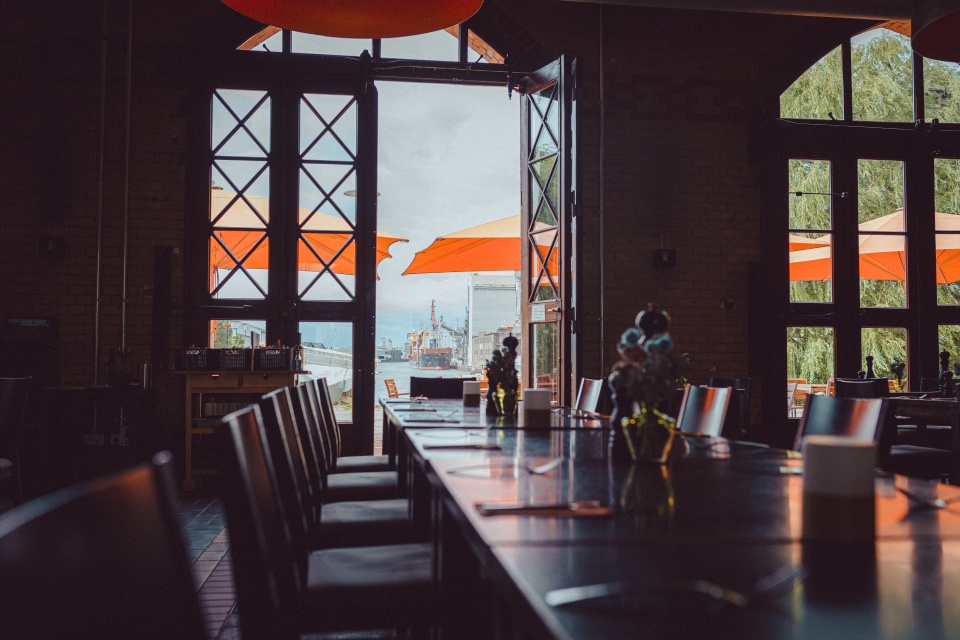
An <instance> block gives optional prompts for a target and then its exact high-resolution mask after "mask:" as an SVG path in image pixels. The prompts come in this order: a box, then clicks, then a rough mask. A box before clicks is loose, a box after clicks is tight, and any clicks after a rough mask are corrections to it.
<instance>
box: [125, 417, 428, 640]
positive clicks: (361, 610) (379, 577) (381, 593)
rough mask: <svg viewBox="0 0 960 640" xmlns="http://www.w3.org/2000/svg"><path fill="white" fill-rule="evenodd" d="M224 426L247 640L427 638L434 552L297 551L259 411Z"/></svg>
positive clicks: (228, 507) (226, 488) (408, 548)
mask: <svg viewBox="0 0 960 640" xmlns="http://www.w3.org/2000/svg"><path fill="white" fill-rule="evenodd" d="M224 427H225V429H224V436H225V442H224V448H225V455H224V456H223V457H224V460H223V466H222V471H223V476H224V478H223V479H224V482H223V484H222V488H223V494H222V496H223V505H224V510H225V512H226V516H227V526H228V528H229V530H230V545H231V556H232V558H233V576H234V583H235V585H236V591H237V601H238V602H237V604H238V608H239V612H240V632H241V633H242V635H243V638H244V640H266V639H270V640H293V639H294V638H298V637H299V636H301V635H303V634H307V633H323V632H329V631H346V630H362V629H385V628H409V629H413V630H415V631H418V632H420V633H421V634H423V635H426V634H425V633H424V632H426V631H427V628H428V627H430V626H431V625H432V622H433V620H434V618H435V617H436V614H437V607H436V602H435V600H436V599H435V593H434V588H433V574H432V555H433V554H432V551H433V549H432V545H431V544H393V545H378V546H369V547H351V548H339V549H322V550H319V551H312V552H310V553H302V552H300V551H299V550H297V549H295V548H294V547H293V546H292V545H291V542H290V538H289V535H288V531H287V527H288V524H287V522H286V520H285V515H284V511H283V507H282V505H281V504H280V503H279V502H278V501H277V495H278V494H277V487H276V485H275V481H274V478H273V475H272V473H271V470H270V465H269V457H268V454H267V449H266V447H267V446H268V445H267V443H266V442H265V441H264V434H263V430H262V428H263V421H262V418H261V413H260V407H259V406H257V405H254V406H251V407H247V408H246V409H243V410H241V411H238V412H235V413H232V414H230V415H228V416H226V417H225V418H224ZM131 637H136V636H131Z"/></svg>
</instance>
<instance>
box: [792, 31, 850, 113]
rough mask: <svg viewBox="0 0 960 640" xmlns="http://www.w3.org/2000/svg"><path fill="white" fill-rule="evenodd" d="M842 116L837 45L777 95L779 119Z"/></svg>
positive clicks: (839, 55) (841, 86) (840, 63)
mask: <svg viewBox="0 0 960 640" xmlns="http://www.w3.org/2000/svg"><path fill="white" fill-rule="evenodd" d="M831 115H832V116H833V117H834V118H835V119H837V120H842V119H843V72H842V56H841V51H840V47H837V48H836V49H834V50H833V51H831V52H830V53H828V54H827V55H825V56H824V57H822V58H820V60H819V61H818V62H817V63H816V64H814V65H813V66H812V67H810V68H809V69H807V70H806V71H805V72H804V74H803V75H802V76H800V77H799V78H797V80H796V81H795V82H794V83H793V84H792V85H790V87H789V88H788V89H787V90H786V91H784V92H783V94H782V95H781V96H780V117H781V118H810V119H816V120H829V119H830V116H831Z"/></svg>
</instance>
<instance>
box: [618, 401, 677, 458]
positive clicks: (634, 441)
mask: <svg viewBox="0 0 960 640" xmlns="http://www.w3.org/2000/svg"><path fill="white" fill-rule="evenodd" d="M620 425H621V428H622V430H623V434H624V437H625V438H626V441H627V446H628V447H629V449H630V457H631V458H632V459H633V462H634V464H651V465H662V464H665V463H666V462H667V456H669V455H670V447H671V445H672V444H673V435H674V432H675V430H676V429H675V427H676V422H675V421H674V419H673V418H671V417H670V416H668V415H667V414H665V413H661V412H660V411H657V410H656V409H651V408H649V407H647V405H645V404H643V405H640V410H639V411H638V412H636V413H634V414H633V415H632V416H629V417H624V418H622V419H621V421H620Z"/></svg>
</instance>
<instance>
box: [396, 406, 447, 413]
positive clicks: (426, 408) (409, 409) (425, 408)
mask: <svg viewBox="0 0 960 640" xmlns="http://www.w3.org/2000/svg"><path fill="white" fill-rule="evenodd" d="M394 411H396V412H398V413H399V412H400V411H433V412H434V413H436V411H437V410H436V409H431V408H430V407H400V408H399V409H394Z"/></svg>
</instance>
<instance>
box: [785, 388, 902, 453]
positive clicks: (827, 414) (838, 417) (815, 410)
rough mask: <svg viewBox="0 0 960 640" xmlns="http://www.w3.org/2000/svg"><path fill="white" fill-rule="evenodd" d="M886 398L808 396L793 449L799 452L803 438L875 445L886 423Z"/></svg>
mask: <svg viewBox="0 0 960 640" xmlns="http://www.w3.org/2000/svg"><path fill="white" fill-rule="evenodd" d="M886 412H887V400H886V399H884V398H831V397H830V396H821V395H810V396H807V402H806V406H805V407H804V410H803V417H802V418H800V426H799V428H798V429H797V435H796V438H795V440H794V444H793V448H794V450H796V451H800V449H801V447H802V445H803V438H804V436H808V435H835V436H849V437H851V438H858V439H861V440H871V441H874V442H876V441H877V440H878V439H879V437H880V432H881V429H882V427H883V423H884V420H885V419H886Z"/></svg>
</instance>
